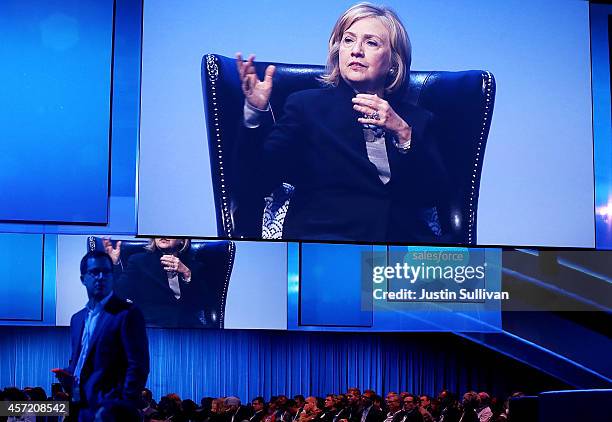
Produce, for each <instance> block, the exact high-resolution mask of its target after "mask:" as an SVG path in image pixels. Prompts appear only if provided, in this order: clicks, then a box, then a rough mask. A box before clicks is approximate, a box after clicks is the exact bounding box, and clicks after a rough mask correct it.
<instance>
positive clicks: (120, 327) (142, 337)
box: [68, 295, 149, 409]
mask: <svg viewBox="0 0 612 422" xmlns="http://www.w3.org/2000/svg"><path fill="white" fill-rule="evenodd" d="M86 319H87V308H83V309H82V310H80V311H79V312H77V313H76V314H74V315H73V316H72V319H71V320H70V335H71V340H72V355H71V359H70V366H69V368H68V371H69V372H70V373H71V374H72V373H74V370H75V368H76V365H77V362H78V360H79V355H80V353H81V337H82V335H83V328H84V326H85V320H86ZM148 376H149V344H148V340H147V333H146V330H145V325H144V319H143V316H142V313H141V312H140V310H139V309H138V308H137V307H136V306H134V305H133V304H131V303H128V302H126V301H124V300H122V299H120V298H118V297H117V296H115V295H112V296H111V297H110V298H109V300H108V302H107V303H106V305H105V306H104V310H103V311H102V312H101V314H100V316H99V317H98V322H97V324H96V328H95V330H94V333H93V337H92V339H91V342H90V346H89V351H88V354H87V357H86V360H85V364H84V366H83V369H82V370H81V376H80V382H79V386H80V387H79V391H80V398H81V401H80V403H81V405H82V406H83V407H86V408H89V409H95V408H96V407H97V406H98V405H99V404H100V403H101V401H102V400H104V399H121V400H131V401H134V402H137V401H139V400H140V395H141V392H142V389H143V388H144V386H145V384H146V382H147V377H148Z"/></svg>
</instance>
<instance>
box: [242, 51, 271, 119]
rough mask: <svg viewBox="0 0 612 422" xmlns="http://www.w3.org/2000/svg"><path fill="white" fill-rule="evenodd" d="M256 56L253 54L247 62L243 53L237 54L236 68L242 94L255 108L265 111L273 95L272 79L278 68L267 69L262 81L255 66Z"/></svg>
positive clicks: (269, 67)
mask: <svg viewBox="0 0 612 422" xmlns="http://www.w3.org/2000/svg"><path fill="white" fill-rule="evenodd" d="M254 60H255V56H254V55H253V54H251V55H250V56H249V58H248V59H247V60H246V62H245V61H244V60H243V59H242V53H236V67H237V68H238V75H239V76H240V81H241V82H242V92H243V93H244V96H245V98H246V100H247V102H248V103H249V104H250V105H252V106H253V107H255V108H258V109H260V110H265V109H266V108H267V107H268V102H269V101H270V95H271V94H272V77H273V76H274V71H275V70H276V67H274V66H273V65H270V66H268V67H267V68H266V71H265V75H264V79H263V81H260V80H259V78H258V77H257V73H256V72H255V65H254V64H253V62H254Z"/></svg>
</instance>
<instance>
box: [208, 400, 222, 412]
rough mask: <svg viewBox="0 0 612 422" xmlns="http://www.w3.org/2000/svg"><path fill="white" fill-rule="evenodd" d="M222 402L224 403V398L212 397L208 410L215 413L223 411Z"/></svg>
mask: <svg viewBox="0 0 612 422" xmlns="http://www.w3.org/2000/svg"><path fill="white" fill-rule="evenodd" d="M224 403H225V399H224V398H223V397H220V398H218V399H214V400H213V401H212V403H211V404H210V411H211V412H212V413H217V414H218V413H223V412H225V405H224Z"/></svg>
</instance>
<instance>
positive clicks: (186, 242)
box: [144, 237, 191, 253]
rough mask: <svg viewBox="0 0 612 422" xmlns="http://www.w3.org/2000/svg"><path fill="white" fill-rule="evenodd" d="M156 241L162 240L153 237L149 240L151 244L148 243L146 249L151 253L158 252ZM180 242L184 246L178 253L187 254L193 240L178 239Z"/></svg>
mask: <svg viewBox="0 0 612 422" xmlns="http://www.w3.org/2000/svg"><path fill="white" fill-rule="evenodd" d="M155 239H160V238H158V237H157V238H156V237H152V238H151V239H149V243H147V246H145V247H144V248H145V249H146V250H148V251H149V252H155V251H156V250H157V246H155ZM178 240H180V241H181V242H182V245H181V247H180V249H179V250H178V253H183V252H185V251H186V250H188V249H189V247H190V246H191V240H189V239H178Z"/></svg>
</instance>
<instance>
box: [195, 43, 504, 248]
mask: <svg viewBox="0 0 612 422" xmlns="http://www.w3.org/2000/svg"><path fill="white" fill-rule="evenodd" d="M269 64H274V65H275V66H276V73H275V75H274V89H273V91H272V98H271V99H270V104H271V107H272V110H273V112H274V116H275V118H276V119H277V120H278V119H279V118H280V116H282V113H283V106H284V103H285V100H286V99H287V96H288V95H289V94H291V93H293V92H296V91H301V90H304V89H310V88H317V87H320V86H321V84H320V83H319V82H318V80H317V77H318V76H321V75H322V74H323V72H324V67H323V66H318V65H298V64H284V63H269V62H256V63H255V67H256V70H257V73H258V74H259V75H260V77H263V73H264V70H265V68H266V67H267V66H268V65H269ZM201 70H202V87H203V93H204V108H205V112H206V122H207V128H208V144H209V152H210V167H211V173H212V182H213V194H214V198H215V209H216V217H217V233H218V235H219V236H221V237H227V238H240V237H246V238H259V237H261V224H262V211H263V207H264V202H263V197H262V196H261V190H260V189H258V187H257V186H253V183H254V182H253V181H250V180H249V181H241V180H237V179H236V172H235V171H234V168H233V164H234V163H232V151H233V148H234V142H235V140H236V138H237V136H238V131H239V130H240V127H241V125H242V119H243V116H242V113H243V104H244V96H243V94H242V90H241V84H240V80H239V77H238V72H237V70H236V63H235V59H233V58H229V57H224V56H220V55H216V54H208V55H205V56H204V57H203V59H202V69H201ZM406 95H408V96H409V99H410V101H411V102H413V103H414V104H417V105H419V106H421V107H423V108H425V109H427V110H429V111H431V112H432V113H434V114H435V115H436V116H437V122H438V125H439V128H437V129H438V133H439V134H440V137H441V139H440V142H441V146H442V151H443V157H442V159H443V161H444V164H445V165H446V167H447V169H448V174H449V176H450V180H451V181H452V182H451V183H452V185H451V189H450V193H449V195H448V197H447V198H445V200H444V202H443V203H442V204H440V210H439V212H440V218H441V220H442V222H443V225H444V226H445V228H447V229H448V230H450V231H451V232H452V233H451V235H452V236H451V238H452V239H453V241H454V242H456V243H461V244H475V243H476V222H477V210H478V193H479V189H480V175H481V172H482V163H483V159H484V151H485V146H486V143H487V138H488V135H489V128H490V125H491V116H492V114H493V105H494V102H495V79H494V77H493V75H492V74H491V73H490V72H487V71H481V70H469V71H462V72H437V71H432V72H426V71H412V72H411V73H410V82H409V87H408V92H407V94H406Z"/></svg>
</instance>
